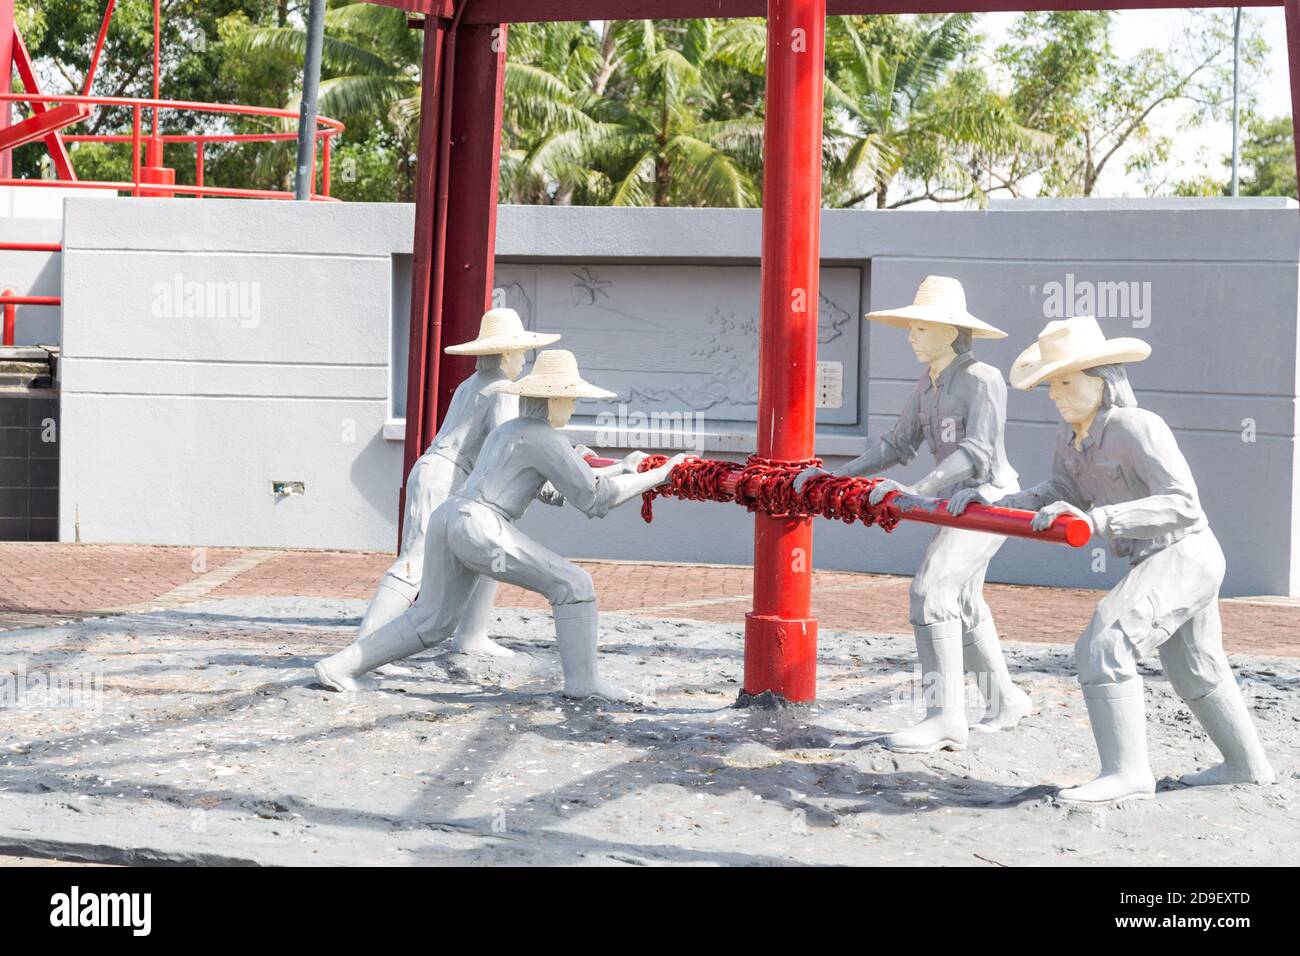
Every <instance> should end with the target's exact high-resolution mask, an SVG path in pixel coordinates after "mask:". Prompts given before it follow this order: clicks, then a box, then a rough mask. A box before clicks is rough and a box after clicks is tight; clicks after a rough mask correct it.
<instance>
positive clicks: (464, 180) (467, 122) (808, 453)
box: [371, 0, 1300, 702]
mask: <svg viewBox="0 0 1300 956" xmlns="http://www.w3.org/2000/svg"><path fill="white" fill-rule="evenodd" d="M371 2H374V3H380V4H383V5H386V6H391V7H399V8H401V9H404V10H406V11H408V12H410V13H413V14H423V16H424V20H423V21H422V22H419V23H418V25H420V26H422V27H423V28H424V85H423V91H422V102H421V108H422V120H421V140H420V164H419V182H418V184H417V200H416V202H417V208H416V225H415V270H414V277H413V288H412V296H411V333H410V334H411V341H410V345H411V348H410V353H409V354H410V366H409V375H408V379H407V382H408V391H407V405H406V407H407V417H406V455H405V464H406V469H405V471H409V470H410V467H411V465H412V464H413V463H414V461H415V459H416V458H417V457H418V456H419V455H420V453H421V452H422V451H423V449H424V448H425V447H427V445H428V443H429V441H430V439H431V438H432V436H433V435H434V433H435V432H436V431H437V425H438V422H439V420H440V419H441V416H442V414H443V413H444V412H445V410H446V406H447V401H448V400H449V398H450V394H451V391H452V389H453V388H454V385H455V383H456V382H459V381H460V380H461V379H462V378H463V377H464V376H465V374H467V373H468V367H467V365H466V361H465V360H464V359H460V358H456V357H453V356H447V355H444V354H443V353H442V342H443V341H444V340H446V341H451V342H454V341H461V340H464V339H469V338H473V336H474V334H475V332H476V330H477V328H478V320H479V317H480V315H481V314H482V312H483V310H484V309H485V308H487V307H488V305H489V304H490V301H491V296H492V266H493V249H494V244H495V232H496V202H497V185H498V183H497V175H498V173H497V170H498V161H499V158H500V150H501V122H500V120H501V107H502V88H503V80H504V76H505V41H506V35H507V30H508V27H509V24H510V23H517V22H536V21H545V20H608V19H689V18H704V17H710V18H726V17H751V16H766V17H767V22H768V46H767V57H768V60H767V80H766V83H767V108H766V138H765V145H764V149H765V153H766V155H765V164H764V184H763V185H764V192H763V195H764V208H763V231H762V261H761V279H760V283H761V297H760V331H759V408H758V436H757V441H758V455H757V456H756V459H757V460H758V461H759V462H761V463H766V464H767V465H768V466H775V467H777V468H780V467H781V466H787V467H790V468H793V467H794V466H795V465H797V464H798V463H800V462H802V461H805V460H808V459H811V458H812V456H813V452H814V449H813V428H814V421H815V400H814V395H813V385H814V374H813V373H814V369H815V367H816V365H815V361H816V315H815V308H816V303H817V301H818V299H817V267H818V258H819V257H818V252H819V245H818V244H819V235H820V232H819V229H820V226H819V206H820V197H821V127H822V124H821V116H822V76H823V70H824V49H823V39H824V36H825V17H826V16H827V15H839V14H899V13H959V12H970V13H991V12H1000V11H1019V10H1027V9H1034V10H1096V9H1106V10H1128V9H1154V8H1187V7H1214V6H1223V5H1224V4H1223V2H1222V0H1220V2H1196V0H1191V2H1189V0H371ZM1241 5H1244V6H1282V7H1284V8H1285V11H1286V33H1287V47H1288V58H1289V64H1290V80H1291V98H1292V119H1293V122H1295V123H1296V124H1297V127H1296V128H1297V134H1298V135H1297V137H1296V138H1297V140H1298V141H1300V0H1245V2H1244V3H1243V4H1241ZM404 473H405V472H404ZM913 517H915V516H913ZM994 517H995V518H996V517H997V516H994ZM1001 518H1002V519H1006V518H1007V516H1001ZM936 520H942V519H941V518H936ZM1070 543H1074V542H1073V541H1070ZM754 545H755V550H754V607H753V610H752V611H751V612H750V614H749V615H747V618H746V626H745V676H744V690H745V692H746V693H748V694H751V695H757V694H760V693H763V692H765V691H771V692H773V693H774V694H776V695H779V696H780V697H783V698H785V699H787V700H790V701H796V702H806V701H811V700H812V699H814V697H815V695H816V642H817V622H816V619H815V618H814V617H813V615H812V611H811V607H810V598H811V589H812V573H811V571H812V519H811V518H809V517H789V516H787V517H774V516H772V515H770V514H767V513H763V512H758V511H756V512H755V532H754Z"/></svg>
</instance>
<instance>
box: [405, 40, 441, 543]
mask: <svg viewBox="0 0 1300 956" xmlns="http://www.w3.org/2000/svg"><path fill="white" fill-rule="evenodd" d="M446 33H447V24H446V21H443V20H440V19H438V18H435V17H429V18H428V19H426V20H425V22H424V64H423V70H422V74H421V76H422V78H421V87H420V145H419V160H418V162H417V163H416V167H415V239H414V245H413V246H412V257H411V258H412V267H411V328H410V339H409V343H408V347H407V364H406V448H405V454H404V455H403V460H402V486H401V492H400V495H399V504H398V518H397V521H398V537H399V540H400V537H401V522H402V515H403V514H405V512H406V476H407V475H408V474H409V473H410V471H411V466H412V465H414V464H415V460H416V459H417V458H419V457H420V455H422V454H423V453H424V395H425V391H426V388H427V387H428V384H429V383H428V382H427V379H428V377H429V376H430V375H434V376H436V375H437V372H438V366H437V364H436V363H435V364H434V365H433V367H432V368H429V367H428V366H427V363H426V361H425V359H426V355H427V345H426V343H427V340H428V337H429V285H430V276H431V273H432V270H433V233H434V223H435V221H436V220H437V218H438V216H437V203H438V190H437V184H438V158H439V153H440V151H439V149H438V144H439V139H438V130H439V125H440V124H439V118H440V116H441V115H442V64H443V44H444V41H445V38H446ZM431 434H432V433H431Z"/></svg>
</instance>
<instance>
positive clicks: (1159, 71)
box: [15, 0, 1295, 208]
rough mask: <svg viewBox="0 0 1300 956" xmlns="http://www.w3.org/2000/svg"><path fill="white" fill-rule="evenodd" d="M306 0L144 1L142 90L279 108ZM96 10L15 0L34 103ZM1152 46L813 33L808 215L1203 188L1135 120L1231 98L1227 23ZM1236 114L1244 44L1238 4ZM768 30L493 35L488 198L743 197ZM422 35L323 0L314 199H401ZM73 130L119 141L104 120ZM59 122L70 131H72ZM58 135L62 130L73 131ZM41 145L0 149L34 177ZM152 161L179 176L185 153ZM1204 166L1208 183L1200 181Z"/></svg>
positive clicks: (119, 44)
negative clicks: (155, 58) (814, 117)
mask: <svg viewBox="0 0 1300 956" xmlns="http://www.w3.org/2000/svg"><path fill="white" fill-rule="evenodd" d="M306 6H307V0H163V13H164V17H163V25H164V31H163V40H164V43H163V48H164V56H163V64H162V73H163V76H162V95H163V97H164V98H169V99H193V100H208V101H224V102H231V103H241V104H248V105H255V106H270V107H277V108H284V109H288V110H290V111H294V112H296V110H297V107H298V101H299V96H300V84H301V70H302V56H303V52H304V49H305V45H306V37H305V32H304V29H303V23H304V14H305V8H306ZM103 9H104V0H18V5H17V10H18V17H19V25H20V28H21V29H22V31H23V33H24V36H25V37H26V38H27V42H28V45H29V47H30V48H31V49H32V52H33V54H34V56H35V58H36V60H37V63H38V70H39V72H40V74H41V80H42V84H43V85H44V87H45V88H46V91H47V92H69V91H80V89H81V88H82V86H83V85H84V82H85V77H86V70H87V69H88V64H89V60H90V56H91V51H92V50H93V48H94V43H95V38H96V35H97V32H98V28H99V24H100V18H101V16H102V13H103ZM1186 22H1187V30H1186V35H1185V36H1183V37H1182V38H1181V39H1180V41H1179V42H1178V43H1176V44H1174V45H1173V47H1172V48H1171V49H1170V50H1167V51H1162V50H1157V49H1154V48H1152V49H1143V50H1141V51H1139V52H1138V53H1136V54H1134V55H1132V56H1129V57H1120V56H1118V55H1117V54H1116V52H1115V49H1114V45H1113V43H1112V37H1111V34H1112V31H1113V28H1114V23H1115V19H1114V15H1113V14H1111V13H1107V12H1087V11H1057V12H1049V13H1026V14H1023V15H1021V16H1020V17H1019V18H1018V19H1017V21H1016V22H1015V25H1014V26H1013V28H1012V30H1011V31H1010V33H1009V35H1008V36H1007V38H1006V42H1004V43H1003V44H1001V45H1000V46H999V47H998V48H997V49H994V50H990V49H988V43H987V41H986V39H985V38H984V37H983V36H982V35H981V34H980V32H979V29H978V25H979V20H978V18H977V17H974V16H972V15H969V14H953V15H942V16H941V15H924V16H909V17H899V16H843V17H832V18H830V19H829V21H828V23H827V35H826V53H827V60H826V84H825V89H826V93H825V119H824V138H823V158H824V162H823V202H824V204H825V205H827V206H836V207H852V206H862V205H869V206H874V207H877V208H897V207H902V206H907V205H911V204H914V203H918V202H927V203H966V204H974V205H983V204H984V203H985V202H986V200H987V198H988V196H989V195H990V194H993V193H997V192H1005V193H1007V194H1010V195H1021V194H1025V193H1034V192H1041V193H1045V194H1048V195H1091V194H1093V193H1094V192H1095V191H1096V190H1097V189H1098V188H1099V183H1100V182H1101V180H1102V176H1103V173H1105V172H1106V171H1107V170H1109V169H1115V168H1120V167H1122V168H1123V169H1124V170H1125V171H1126V172H1128V173H1129V174H1130V175H1137V176H1140V177H1141V178H1142V179H1143V180H1144V181H1145V182H1146V183H1147V188H1148V191H1150V192H1152V193H1158V192H1162V191H1175V192H1183V193H1196V194H1213V193H1217V192H1220V191H1222V190H1221V180H1220V179H1219V176H1218V172H1217V151H1215V154H1214V156H1213V157H1212V158H1211V157H1207V158H1206V159H1205V161H1204V162H1203V163H1202V166H1204V167H1207V168H1206V169H1203V170H1200V171H1195V170H1193V175H1191V176H1190V177H1188V176H1187V175H1186V173H1185V171H1181V170H1180V171H1179V172H1181V173H1182V174H1183V176H1184V178H1183V179H1182V180H1181V181H1178V182H1176V183H1174V184H1173V185H1172V186H1169V185H1166V180H1168V179H1170V178H1171V172H1170V170H1171V169H1172V167H1173V160H1174V158H1175V150H1174V143H1173V142H1172V140H1171V139H1170V138H1169V137H1168V136H1163V135H1160V134H1159V133H1158V132H1157V130H1159V129H1162V128H1170V127H1171V118H1172V119H1173V120H1174V121H1176V125H1177V128H1180V129H1188V128H1192V127H1195V126H1197V125H1200V124H1203V123H1206V122H1209V121H1211V120H1221V119H1222V118H1223V116H1224V115H1225V110H1226V108H1227V96H1228V90H1229V88H1230V66H1231V60H1230V52H1231V50H1230V21H1229V19H1228V14H1226V13H1225V12H1223V11H1207V10H1200V11H1194V12H1191V13H1188V14H1187V21H1186ZM1246 24H1247V30H1246V43H1245V62H1246V66H1247V71H1246V82H1245V89H1246V90H1247V94H1248V95H1247V97H1246V102H1245V106H1246V109H1247V111H1248V114H1247V115H1248V116H1250V115H1251V114H1250V113H1249V110H1250V108H1251V106H1252V105H1253V104H1252V101H1251V99H1250V97H1249V90H1250V88H1251V81H1252V79H1253V77H1254V76H1255V75H1256V73H1257V71H1258V68H1259V65H1260V63H1261V60H1262V56H1263V53H1264V51H1265V50H1266V45H1265V44H1264V41H1263V39H1262V38H1261V37H1260V35H1259V30H1258V27H1257V26H1256V25H1254V24H1253V22H1252V21H1251V20H1250V18H1249V15H1247V21H1246ZM152 39H153V23H152V0H119V3H118V11H117V14H116V16H115V18H114V21H113V28H112V31H111V32H110V34H109V40H108V47H107V50H106V52H105V56H104V59H103V62H102V64H101V66H100V71H99V74H98V76H97V77H96V79H95V84H94V92H96V93H100V94H105V95H115V96H148V95H149V94H150V92H151V85H152ZM766 41H767V37H766V23H765V21H764V20H762V19H732V20H717V21H712V20H662V21H644V20H639V21H608V22H603V23H591V22H579V23H525V24H515V25H512V26H511V28H510V30H509V46H508V59H507V72H506V95H505V106H504V119H503V130H502V158H501V196H502V199H503V200H504V201H508V202H518V203H561V204H568V203H575V204H613V205H642V206H644V205H694V206H755V205H758V204H760V203H761V202H762V188H763V159H762V138H763V119H764V108H765V107H764V90H763V84H764V70H765V60H766V45H767V42H766ZM422 42H423V33H422V32H421V31H418V30H412V29H410V28H409V26H408V23H407V18H406V14H405V13H403V12H402V11H400V10H396V9H393V8H391V7H385V6H380V5H376V4H372V3H365V2H360V0H328V10H327V14H326V40H325V46H324V57H323V59H324V64H323V74H322V89H321V98H320V108H321V112H322V113H323V114H324V115H327V116H332V117H335V118H338V119H340V120H342V121H343V122H344V123H346V124H347V131H346V133H345V134H344V136H343V138H342V139H341V141H339V142H336V143H335V150H334V176H333V183H332V186H333V190H332V191H333V192H334V194H335V195H337V196H340V197H342V198H345V199H353V200H374V201H379V200H387V201H393V200H405V201H409V200H411V199H412V198H413V184H414V172H415V162H416V158H417V157H416V148H417V144H418V141H419V121H420V79H421V78H420V66H421V49H422ZM88 125H89V127H90V129H91V131H93V132H100V133H108V132H116V133H121V132H127V131H129V115H128V114H126V113H125V112H124V111H123V110H111V109H106V110H97V111H96V112H95V114H94V115H93V117H92V120H91V122H90V123H89V124H88ZM162 125H163V128H164V130H165V131H168V132H176V131H208V132H239V133H265V132H270V131H276V132H290V131H292V130H293V129H294V128H295V125H296V121H294V120H284V121H278V120H267V119H258V118H248V117H244V118H228V117H213V116H211V115H204V114H201V113H196V112H181V113H169V114H164V116H163V117H162ZM1247 126H1248V132H1247V139H1246V142H1245V146H1244V150H1243V157H1244V166H1245V171H1244V174H1243V185H1242V188H1243V192H1247V193H1257V194H1264V193H1271V192H1274V191H1277V192H1283V193H1285V192H1287V191H1288V190H1289V191H1290V192H1291V193H1294V191H1295V183H1294V170H1293V167H1292V166H1291V164H1290V161H1289V160H1288V158H1287V157H1288V156H1289V155H1291V151H1292V150H1293V146H1292V145H1291V139H1290V128H1289V125H1287V123H1286V122H1284V121H1283V120H1268V121H1265V120H1262V119H1257V118H1250V119H1249V121H1248V123H1247ZM81 129H85V127H82V128H81ZM79 131H80V130H79ZM42 152H43V151H42V150H41V149H40V148H39V146H30V147H24V148H22V149H20V150H18V151H17V152H16V154H15V169H16V172H17V174H18V175H22V176H37V175H40V174H41V170H40V167H39V165H38V164H39V158H40V157H41V155H42ZM205 160H206V171H207V179H208V181H209V182H210V183H215V184H220V185H226V186H238V187H246V188H268V187H275V188H282V189H283V188H288V187H289V186H290V185H291V179H292V170H293V164H294V148H293V143H292V142H287V141H286V142H281V143H254V144H243V145H236V144H227V145H212V146H209V147H208V148H207V150H206V152H205ZM74 162H75V164H76V166H77V169H78V171H79V173H80V175H82V176H83V177H85V178H94V179H108V180H124V179H128V178H129V175H130V153H129V150H128V149H127V148H126V147H125V146H122V145H114V144H81V145H79V146H78V147H77V148H76V150H75V153H74ZM166 162H167V164H168V165H171V166H174V167H175V168H176V169H177V173H178V178H179V179H180V180H181V181H183V182H188V181H192V177H193V169H194V162H195V156H194V150H193V149H192V148H190V147H185V146H180V145H177V146H172V147H169V148H168V151H167V155H166ZM1212 165H1213V166H1215V167H1216V169H1215V171H1213V172H1211V171H1209V170H1208V167H1209V166H1212Z"/></svg>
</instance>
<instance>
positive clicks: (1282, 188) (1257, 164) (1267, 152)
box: [1229, 116, 1296, 198]
mask: <svg viewBox="0 0 1300 956" xmlns="http://www.w3.org/2000/svg"><path fill="white" fill-rule="evenodd" d="M1229 161H1231V160H1229ZM1241 163H1242V166H1243V167H1244V168H1245V172H1244V173H1243V174H1242V176H1241V179H1240V183H1239V189H1240V192H1241V194H1242V195H1243V196H1291V197H1292V198H1295V197H1296V176H1295V130H1294V128H1293V127H1292V125H1291V117H1289V116H1278V117H1276V118H1274V119H1264V118H1262V117H1250V118H1249V119H1248V120H1247V123H1246V135H1245V136H1244V137H1243V138H1242V142H1241Z"/></svg>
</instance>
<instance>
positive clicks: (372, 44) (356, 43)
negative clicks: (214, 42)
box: [229, 0, 422, 199]
mask: <svg viewBox="0 0 1300 956" xmlns="http://www.w3.org/2000/svg"><path fill="white" fill-rule="evenodd" d="M421 43H422V41H421V36H420V33H419V32H418V31H415V30H411V29H410V28H409V27H408V26H407V24H406V14H405V12H404V11H402V10H399V9H395V8H392V7H384V6H378V5H376V4H372V3H364V2H351V0H331V2H330V5H329V9H328V10H327V11H326V13H325V39H324V45H323V47H322V57H321V72H322V79H321V85H320V98H319V109H320V112H321V114H322V115H325V116H331V117H334V118H335V119H339V120H342V121H343V123H344V124H345V125H346V126H347V127H348V132H347V134H346V135H347V137H348V139H349V140H358V139H367V138H369V137H371V136H374V135H378V136H381V137H383V136H394V137H395V138H396V140H397V143H398V156H399V159H398V163H399V178H400V179H401V181H402V182H403V183H405V186H404V188H403V189H402V190H401V192H402V194H403V198H407V199H409V198H410V184H411V183H412V182H413V179H412V173H413V169H414V161H415V144H416V143H418V141H419V119H420V65H421V59H422V58H421ZM229 45H230V50H231V52H232V53H233V54H234V55H236V56H242V57H247V58H249V59H250V60H252V61H256V62H262V63H265V64H267V65H270V66H276V67H280V68H285V69H288V68H293V69H295V70H297V71H298V73H299V74H300V73H301V69H302V67H301V64H302V60H303V56H304V54H305V51H306V48H307V35H306V30H305V29H303V28H302V27H300V26H291V25H281V26H249V27H247V28H246V29H244V30H242V31H240V32H239V33H237V34H236V35H235V36H234V37H232V38H231V39H230V41H229ZM300 97H301V90H295V92H294V93H293V95H292V96H291V97H290V98H289V100H288V101H287V102H286V103H285V104H284V108H285V109H290V110H294V111H295V112H296V111H297V109H298V106H299V99H300ZM293 122H294V121H290V120H286V121H285V124H284V125H285V128H291V127H292V125H293ZM273 146H274V147H275V148H269V149H267V150H265V151H264V152H263V153H262V154H261V155H260V156H259V166H262V167H268V166H273V165H279V166H282V165H283V164H284V162H285V160H286V159H287V158H288V157H289V154H290V153H291V151H292V148H293V144H292V143H277V144H273Z"/></svg>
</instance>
